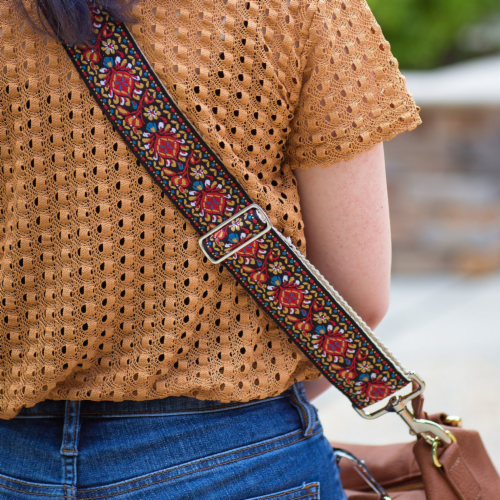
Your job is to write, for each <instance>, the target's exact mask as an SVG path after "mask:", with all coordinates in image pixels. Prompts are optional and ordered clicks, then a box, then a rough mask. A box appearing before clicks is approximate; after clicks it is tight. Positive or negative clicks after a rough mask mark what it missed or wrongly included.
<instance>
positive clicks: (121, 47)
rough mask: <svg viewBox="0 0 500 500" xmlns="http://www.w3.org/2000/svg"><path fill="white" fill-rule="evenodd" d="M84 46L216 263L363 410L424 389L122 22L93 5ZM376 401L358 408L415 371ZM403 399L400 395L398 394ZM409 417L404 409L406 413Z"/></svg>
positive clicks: (84, 66) (110, 109)
mask: <svg viewBox="0 0 500 500" xmlns="http://www.w3.org/2000/svg"><path fill="white" fill-rule="evenodd" d="M91 10H92V16H93V26H94V30H95V37H94V40H93V43H92V45H90V46H75V45H72V46H68V45H65V49H66V51H67V53H68V55H69V57H70V58H71V60H72V62H73V63H74V64H75V66H76V68H77V69H78V72H79V73H80V75H81V77H82V78H83V80H84V81H85V83H86V84H87V86H88V88H89V90H90V92H91V94H92V95H93V96H94V97H95V99H96V101H97V103H98V105H99V106H100V108H101V109H102V111H103V112H104V114H105V115H106V116H107V117H108V118H109V120H110V121H111V123H112V124H113V126H114V128H115V129H116V131H117V132H118V133H119V134H120V136H121V137H122V138H123V140H124V141H125V142H126V144H127V145H128V147H129V148H130V149H131V151H132V152H133V153H134V155H135V156H136V157H137V159H138V160H139V162H140V163H141V164H142V166H143V167H144V168H145V169H146V171H147V172H148V173H149V175H151V177H152V178H153V180H154V181H155V182H156V184H158V186H159V187H160V189H162V190H163V191H164V192H165V194H166V195H167V196H168V197H169V199H170V200H171V201H172V202H173V203H174V205H175V206H176V207H177V208H178V209H179V210H180V211H181V213H182V214H183V215H184V217H185V218H186V219H187V220H188V221H189V222H190V223H191V224H192V225H193V227H194V228H195V230H196V231H197V232H198V233H199V235H200V240H199V242H200V246H201V249H202V251H203V253H204V254H205V257H206V259H208V260H210V261H211V262H213V263H214V264H221V265H223V266H225V267H226V269H228V270H229V272H230V273H231V274H232V275H233V276H234V278H235V279H236V280H237V281H238V282H239V283H240V284H241V286H242V287H243V288H244V289H245V290H246V291H247V292H248V293H249V295H250V296H251V297H252V298H253V299H254V300H255V301H256V302H257V304H258V305H259V306H260V308H261V309H262V310H263V311H265V312H266V313H267V314H268V315H269V317H270V318H271V319H272V320H273V321H275V322H276V323H277V324H278V325H279V326H280V327H281V329H282V330H283V331H284V332H286V333H287V334H288V335H289V336H290V337H291V338H292V339H293V341H294V342H295V343H296V344H297V346H298V347H299V348H300V349H301V350H302V352H303V353H304V354H305V355H306V356H307V357H308V358H309V359H310V360H311V361H312V362H313V363H314V364H315V365H316V367H317V368H318V370H320V371H321V372H322V373H323V374H324V375H325V377H326V378H327V379H328V380H329V381H330V382H331V383H332V384H333V385H335V386H336V387H337V389H339V390H340V391H341V392H342V393H343V394H344V395H345V396H347V397H348V398H349V400H350V401H351V402H352V404H353V406H354V407H355V409H357V410H358V413H360V414H362V415H363V416H365V417H367V418H373V417H375V416H379V414H382V413H386V412H387V411H395V406H394V404H395V402H399V403H401V407H403V406H404V404H406V403H407V402H408V401H409V400H411V399H412V398H413V397H415V396H416V395H417V394H420V393H421V392H422V391H423V387H424V385H423V382H421V381H420V379H418V378H416V375H415V374H413V373H412V372H406V371H405V370H404V368H403V367H402V365H401V364H400V363H399V362H398V361H397V360H396V359H395V357H394V356H393V355H392V354H391V353H390V352H389V351H388V349H387V348H386V347H385V346H384V345H383V344H382V343H381V342H380V340H379V339H377V337H376V336H375V335H374V334H373V332H372V331H371V330H370V329H369V328H368V326H367V325H366V324H365V323H364V322H363V321H362V319H361V318H360V317H359V316H358V315H357V314H356V313H355V312H354V311H353V310H352V309H351V308H350V307H349V305H348V304H347V303H346V302H345V300H343V299H342V297H341V296H340V295H339V294H338V293H337V292H336V291H335V290H334V289H333V287H332V286H331V285H330V284H329V283H328V282H327V281H326V279H325V278H324V277H323V276H322V275H321V274H320V273H319V272H318V271H317V270H316V269H315V268H314V266H313V265H312V264H311V263H310V262H308V261H307V260H306V259H305V258H304V257H303V256H302V254H301V253H300V251H299V250H297V248H296V247H295V246H294V245H293V244H292V242H291V241H290V239H288V238H285V237H284V236H283V235H282V234H281V233H280V232H279V231H278V230H277V229H275V228H274V227H273V225H272V224H271V222H270V221H269V219H268V217H267V214H266V212H265V211H264V210H263V209H262V208H261V207H260V206H258V205H257V204H256V203H253V202H252V200H251V199H250V197H249V195H248V194H247V193H246V192H245V190H244V189H243V187H242V186H240V184H239V183H238V181H237V180H236V179H235V178H234V176H233V175H232V174H231V172H230V171H229V170H228V169H227V168H226V167H225V166H224V165H223V164H222V162H221V161H220V159H219V158H218V157H217V155H216V154H215V153H214V152H213V151H212V150H211V148H210V147H209V146H208V144H207V143H206V142H205V141H204V140H203V139H202V137H201V136H200V134H199V133H198V132H197V130H196V129H195V127H194V126H193V125H192V124H191V123H190V122H189V120H188V119H187V118H186V117H185V116H184V115H183V113H182V112H181V111H180V110H179V108H178V107H177V105H176V103H175V102H174V100H173V99H172V97H171V96H170V95H169V93H168V92H167V90H166V89H165V87H164V86H163V84H162V83H161V81H160V79H159V78H158V77H157V76H156V74H155V73H154V71H153V70H152V68H151V66H150V64H149V62H148V61H147V59H146V57H145V56H144V54H143V53H142V52H141V50H140V48H139V47H138V45H137V43H136V42H135V40H134V39H133V37H132V35H131V34H130V32H129V31H128V29H127V27H126V26H125V25H124V24H123V23H119V22H116V21H115V20H114V19H113V18H112V17H111V16H110V15H109V14H108V13H106V12H105V11H102V10H100V9H99V8H97V7H96V6H95V5H93V6H92V7H91ZM415 380H416V381H417V384H414V386H416V387H417V388H416V389H415V390H413V392H411V394H410V395H409V396H406V397H404V398H399V397H397V399H394V398H392V400H391V401H392V402H390V404H389V405H388V406H386V407H384V408H383V409H382V410H379V411H378V412H376V413H372V414H369V415H367V414H366V413H365V412H364V411H363V408H366V407H368V406H370V405H372V404H373V403H376V402H378V401H381V400H383V399H386V398H387V397H389V396H391V395H393V394H394V393H395V392H396V391H398V390H400V389H402V388H404V387H405V386H408V384H410V383H411V382H412V381H415ZM403 403H404V404H403ZM405 420H406V419H405Z"/></svg>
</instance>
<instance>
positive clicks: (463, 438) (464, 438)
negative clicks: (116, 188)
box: [332, 396, 500, 500]
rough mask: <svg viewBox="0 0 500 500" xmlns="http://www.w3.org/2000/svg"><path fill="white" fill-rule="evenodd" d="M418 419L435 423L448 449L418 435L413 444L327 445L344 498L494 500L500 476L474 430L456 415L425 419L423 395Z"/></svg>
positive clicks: (499, 495) (498, 493) (417, 407)
mask: <svg viewBox="0 0 500 500" xmlns="http://www.w3.org/2000/svg"><path fill="white" fill-rule="evenodd" d="M412 405H413V408H414V415H415V418H417V419H425V420H428V421H432V422H435V423H437V424H439V425H440V426H441V427H442V428H443V429H445V430H446V431H447V432H448V433H449V434H450V436H453V437H452V442H451V444H449V445H442V443H440V442H439V441H438V440H436V439H435V438H433V439H431V440H427V439H426V438H425V436H419V437H418V438H417V441H416V442H414V443H401V444H391V445H386V446H365V445H347V444H344V443H332V445H333V447H334V448H335V451H336V455H337V460H338V461H340V459H341V458H347V459H348V460H344V461H342V462H341V463H340V471H341V478H342V484H343V486H344V488H345V490H346V495H347V498H348V500H379V499H380V500H388V499H392V500H499V499H500V477H499V475H498V473H497V471H496V470H495V467H494V466H493V464H492V462H491V460H490V458H489V456H488V453H487V452H486V449H485V448H484V445H483V442H482V440H481V437H480V436H479V433H478V432H477V431H473V430H468V429H462V428H461V420H460V419H459V418H458V417H450V416H448V415H446V414H444V413H441V414H436V415H430V416H428V415H427V414H426V413H425V412H424V411H423V410H422V406H423V397H422V396H419V397H418V398H416V399H415V400H413V402H412Z"/></svg>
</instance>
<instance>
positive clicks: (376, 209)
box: [294, 143, 391, 399]
mask: <svg viewBox="0 0 500 500" xmlns="http://www.w3.org/2000/svg"><path fill="white" fill-rule="evenodd" d="M294 173H295V177H296V179H297V183H298V189H299V196H300V206H301V209H302V215H303V218H304V224H305V237H306V242H307V257H308V259H309V260H310V261H311V262H312V263H313V264H314V265H315V266H316V267H317V268H318V269H319V270H320V271H321V273H322V274H323V275H324V276H325V277H326V279H327V280H328V281H329V282H330V283H331V284H332V285H333V287H334V288H335V289H336V290H338V292H339V293H340V294H341V295H342V296H343V297H344V298H345V299H346V300H347V302H348V303H349V304H350V305H351V306H352V308H353V309H354V310H355V311H356V312H357V313H358V314H359V315H360V316H361V317H362V318H363V320H364V321H365V322H366V323H367V324H368V325H369V326H370V327H371V328H375V327H376V326H377V325H378V324H379V323H380V321H382V318H383V317H384V315H385V314H386V312H387V308H388V306H389V287H390V271H391V232H390V224H389V204H388V199H387V182H386V176H385V161H384V149H383V143H379V144H377V145H376V146H375V147H373V148H372V149H370V150H369V151H365V152H363V153H360V154H358V155H356V156H355V157H354V158H353V159H352V160H349V161H347V162H340V163H337V164H335V165H331V166H330V167H327V168H321V167H315V168H311V169H309V170H298V169H297V170H295V171H294ZM329 385H330V384H329V382H328V381H327V380H326V379H325V378H324V377H321V378H320V379H318V380H314V381H310V382H304V387H305V389H306V394H307V396H308V398H309V399H313V398H314V397H316V396H318V395H319V394H320V393H322V392H323V391H325V390H326V389H327V388H328V387H329Z"/></svg>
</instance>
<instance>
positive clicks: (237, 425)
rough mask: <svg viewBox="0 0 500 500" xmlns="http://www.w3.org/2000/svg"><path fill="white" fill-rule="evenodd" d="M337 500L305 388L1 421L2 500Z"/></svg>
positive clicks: (62, 408) (82, 405)
mask: <svg viewBox="0 0 500 500" xmlns="http://www.w3.org/2000/svg"><path fill="white" fill-rule="evenodd" d="M299 498H300V499H304V500H315V499H319V498H321V500H344V499H345V495H344V493H343V492H342V486H341V484H340V479H339V473H338V468H337V465H336V462H335V457H334V454H333V451H332V447H331V446H330V445H329V443H328V441H327V440H326V438H325V437H324V436H323V430H322V427H321V423H320V422H319V420H318V416H317V410H316V408H315V407H314V406H313V405H312V404H311V403H310V402H309V401H308V400H307V398H306V396H305V393H304V388H303V386H302V383H298V384H294V385H293V386H292V387H290V388H289V389H288V390H287V391H285V392H284V393H283V394H280V395H279V396H276V397H272V398H267V399H264V400H254V401H250V402H248V403H225V404H224V403H219V402H217V401H199V400H197V399H194V398H187V397H170V398H165V399H157V400H152V401H123V402H111V401H54V400H45V401H43V402H41V403H38V404H36V405H35V406H34V407H32V408H28V409H26V408H24V409H23V410H21V413H20V414H19V415H17V416H16V417H15V418H13V419H11V420H0V499H1V500H28V499H30V500H34V499H44V500H47V499H57V500H66V499H82V500H83V499H85V500H98V499H99V500H101V499H113V500H245V499H255V500H257V499H261V500H264V499H266V500H270V499H279V500H292V499H299Z"/></svg>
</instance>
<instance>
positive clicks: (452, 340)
mask: <svg viewBox="0 0 500 500" xmlns="http://www.w3.org/2000/svg"><path fill="white" fill-rule="evenodd" d="M377 334H378V336H379V337H380V338H381V339H382V340H383V341H384V342H385V343H386V344H387V345H388V346H389V347H390V348H391V350H392V351H393V352H394V353H395V354H396V355H397V357H398V359H400V360H401V362H402V363H403V364H404V365H405V366H406V367H407V368H408V369H411V370H413V371H416V372H417V373H418V374H419V375H420V376H421V377H422V378H423V379H424V380H425V382H426V383H427V390H426V392H425V396H426V404H425V409H426V410H427V411H428V412H429V413H437V412H440V411H442V412H446V413H449V414H453V415H459V416H461V417H462V419H463V422H464V427H468V428H471V429H477V430H479V432H480V433H481V436H482V438H483V441H484V443H485V445H486V448H487V449H488V451H489V453H490V455H491V456H492V458H493V460H494V462H495V465H496V467H497V470H500V391H499V384H500V274H496V275H493V276H491V275H490V276H485V277H476V278H466V277H459V276H422V277H420V276H419V277H402V276H397V277H395V278H394V279H393V284H392V301H391V306H390V309H389V313H388V314H387V316H386V318H385V319H384V321H383V322H382V323H381V325H380V326H379V328H378V329H377ZM314 405H315V406H316V407H317V408H318V409H319V413H320V418H321V420H322V422H323V427H324V429H325V433H326V435H327V437H328V438H330V439H332V440H337V441H344V442H353V443H356V442H358V443H372V444H384V443H391V442H398V441H411V440H412V439H413V438H412V437H411V436H409V434H408V431H407V427H406V425H405V424H404V423H403V421H402V420H400V419H399V417H397V416H394V415H385V416H384V417H382V418H380V419H378V420H376V421H367V420H364V419H362V418H361V417H359V416H358V415H357V414H356V413H355V412H354V410H352V408H351V407H350V404H349V402H348V401H347V399H345V398H344V397H343V396H341V395H340V394H337V392H336V390H335V389H333V388H332V389H329V390H328V391H327V392H325V393H324V394H322V395H321V396H319V397H318V398H317V399H315V400H314Z"/></svg>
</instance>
